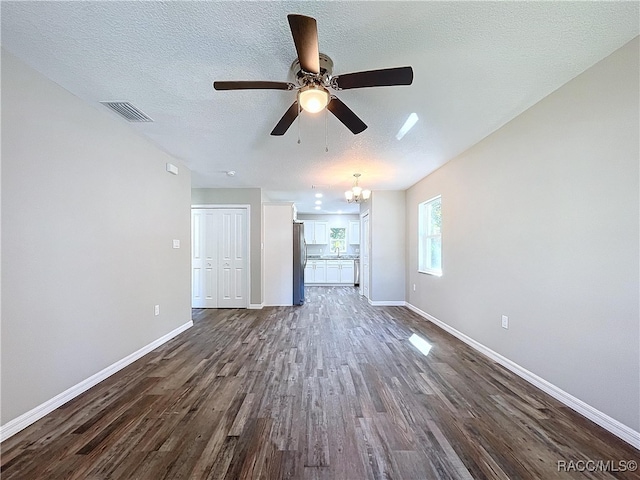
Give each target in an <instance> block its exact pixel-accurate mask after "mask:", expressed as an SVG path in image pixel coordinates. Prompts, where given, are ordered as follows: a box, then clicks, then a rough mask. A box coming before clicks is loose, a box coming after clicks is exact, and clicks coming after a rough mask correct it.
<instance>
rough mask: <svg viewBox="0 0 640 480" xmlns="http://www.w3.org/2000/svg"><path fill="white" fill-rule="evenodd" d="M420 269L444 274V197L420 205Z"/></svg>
mask: <svg viewBox="0 0 640 480" xmlns="http://www.w3.org/2000/svg"><path fill="white" fill-rule="evenodd" d="M418 271H419V272H422V273H429V274H431V275H438V276H440V275H442V198H441V197H440V195H438V196H437V197H435V198H432V199H431V200H428V201H426V202H423V203H421V204H420V205H419V207H418Z"/></svg>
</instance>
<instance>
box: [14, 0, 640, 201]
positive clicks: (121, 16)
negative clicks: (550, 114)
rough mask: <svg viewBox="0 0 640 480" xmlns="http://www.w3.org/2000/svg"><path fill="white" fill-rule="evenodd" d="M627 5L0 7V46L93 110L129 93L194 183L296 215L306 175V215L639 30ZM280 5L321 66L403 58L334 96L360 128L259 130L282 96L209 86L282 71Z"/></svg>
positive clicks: (470, 128)
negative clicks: (308, 29)
mask: <svg viewBox="0 0 640 480" xmlns="http://www.w3.org/2000/svg"><path fill="white" fill-rule="evenodd" d="M638 5H639V4H638V2H615V1H614V2H409V3H404V2H403V3H400V2H107V1H104V2H9V1H3V2H1V8H2V12H1V13H2V46H3V48H5V49H7V50H8V51H9V52H11V53H12V54H14V55H16V56H17V57H19V58H21V59H22V60H23V61H24V62H26V63H27V64H29V65H30V66H32V67H33V68H35V69H36V70H38V71H39V72H41V73H43V74H44V75H45V76H47V77H49V78H50V79H52V80H53V81H55V82H56V83H58V84H60V85H61V86H63V87H64V88H66V89H67V90H69V91H70V92H72V93H73V94H75V95H76V96H78V97H80V98H82V99H84V100H85V101H87V102H88V103H89V104H91V105H93V106H95V108H96V109H100V110H101V111H104V112H105V114H106V115H114V116H115V114H114V113H112V112H110V111H109V110H107V109H106V108H105V107H104V106H102V105H100V104H99V103H98V102H100V101H105V100H111V101H120V100H123V101H129V102H131V103H133V104H134V105H135V106H137V107H138V108H139V109H141V110H142V111H143V112H145V113H146V114H147V115H149V116H150V117H151V118H153V119H154V122H153V123H144V124H130V127H131V128H132V129H135V130H137V131H138V132H139V133H141V134H143V135H145V136H147V137H148V138H149V139H150V140H151V141H152V142H154V143H155V144H156V145H158V146H159V147H160V148H161V149H163V150H165V151H167V152H169V153H170V154H172V155H173V156H175V157H176V158H178V159H179V160H180V161H182V162H184V163H185V164H186V165H187V166H188V167H189V168H190V169H191V170H192V172H193V186H194V187H262V188H263V189H264V191H265V193H266V195H267V196H268V197H269V198H270V199H272V200H291V201H296V203H297V205H298V208H299V211H303V212H305V211H307V212H308V211H313V210H312V206H313V200H315V199H314V198H313V193H315V191H314V190H313V189H312V188H311V187H312V185H319V186H321V188H320V190H322V191H323V193H324V194H325V197H324V201H325V203H324V205H323V210H322V211H321V212H318V213H323V212H335V211H337V210H338V209H341V210H343V211H345V212H347V211H354V210H353V205H347V204H346V203H345V202H344V201H342V200H341V198H342V195H343V193H342V192H343V191H344V190H345V189H347V188H348V187H349V186H350V185H351V184H352V179H353V178H352V174H353V173H355V172H359V173H362V178H361V184H362V185H363V186H365V187H368V188H371V189H373V190H375V189H385V190H388V189H405V188H407V187H409V186H411V185H412V184H414V183H415V182H417V181H418V180H420V179H421V178H422V177H424V176H425V175H427V174H428V173H430V172H432V171H433V170H434V169H436V168H438V167H439V166H441V165H442V164H444V163H445V162H447V161H448V160H450V159H452V158H453V157H455V156H456V155H458V154H460V153H461V152H463V151H464V150H466V149H468V148H469V147H471V146H472V145H473V144H475V143H477V142H478V141H480V140H481V139H482V138H484V137H486V136H487V135H488V134H490V133H491V132H493V131H495V130H496V129H497V128H499V127H500V126H502V125H504V124H505V123H506V122H508V121H509V120H511V119H512V118H514V117H515V116H517V115H518V114H520V113H521V112H523V111H524V110H526V109H527V108H528V107H530V106H531V105H533V104H534V103H536V102H538V101H539V100H541V99H542V98H543V97H545V96H546V95H548V94H549V93H551V92H552V91H553V90H555V89H557V88H558V87H560V86H561V85H562V84H564V83H566V82H567V81H569V80H570V79H571V78H573V77H575V76H576V75H578V74H579V73H581V72H583V71H584V70H585V69H587V68H588V67H590V66H591V65H593V64H594V63H596V62H597V61H599V60H600V59H602V58H604V57H605V56H607V55H608V54H610V53H611V52H613V51H614V50H616V49H617V48H619V47H620V46H622V45H623V44H625V43H626V42H628V41H629V40H631V39H632V38H633V37H635V36H636V35H638V33H639V27H638V18H639V11H638ZM288 13H301V14H305V15H310V16H313V17H314V18H316V19H317V21H318V32H319V44H320V51H321V52H323V53H326V54H327V55H329V56H330V57H331V58H332V59H333V61H334V74H336V75H339V74H341V73H349V72H354V71H360V70H370V69H376V68H386V67H394V66H404V65H411V66H412V67H413V69H414V83H413V85H411V86H401V87H380V88H364V89H358V90H348V91H341V92H338V93H337V95H338V96H339V98H340V99H341V100H342V101H343V102H345V103H346V104H347V105H348V106H349V107H350V108H351V109H352V110H353V111H354V112H355V113H356V114H357V115H358V116H359V117H360V118H361V119H362V120H363V121H364V122H365V123H367V124H368V126H369V128H368V129H367V130H365V131H364V132H363V133H361V134H359V135H355V136H354V135H353V134H352V133H351V132H349V131H348V130H347V129H346V128H345V127H344V126H343V125H342V124H341V123H340V122H339V121H338V120H337V119H336V118H335V117H333V116H332V115H330V114H329V116H328V118H327V119H326V121H327V123H326V124H327V129H326V130H325V117H324V114H322V113H321V114H319V115H316V116H311V115H309V114H303V115H302V116H301V118H300V121H299V122H296V123H294V124H293V125H292V126H291V128H290V129H289V131H288V132H287V134H286V135H285V136H283V137H272V136H270V135H269V133H270V132H271V130H272V128H273V127H274V126H275V124H276V123H277V122H278V120H279V119H280V117H281V116H282V115H283V113H284V112H285V110H286V109H287V108H288V107H289V105H290V104H291V103H292V102H293V100H294V98H295V93H294V92H287V91H264V90H263V91H257V90H254V91H232V92H217V91H214V90H213V88H212V82H213V81H214V80H274V81H287V80H289V76H288V75H289V67H290V65H291V63H292V61H293V60H294V59H295V49H294V46H293V41H292V38H291V33H290V31H289V26H288V23H287V18H286V15H287V14H288ZM412 112H415V113H417V115H418V117H419V121H418V123H417V124H416V126H415V127H414V128H413V129H412V130H411V131H410V132H409V133H408V134H407V135H406V136H405V137H404V138H403V139H402V140H400V141H399V140H396V138H395V135H396V133H397V131H398V130H399V128H400V127H401V126H402V124H403V123H404V121H405V120H406V118H407V117H408V115H409V114H410V113H412ZM116 118H118V120H119V121H123V122H124V121H125V120H121V119H120V118H119V117H116ZM298 135H299V136H300V139H301V143H300V144H298V143H297V140H298ZM325 143H328V149H329V151H328V152H326V151H325ZM228 170H234V171H236V175H235V176H234V177H229V176H227V175H226V174H225V172H226V171H228Z"/></svg>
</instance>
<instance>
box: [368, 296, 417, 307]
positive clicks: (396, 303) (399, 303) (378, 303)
mask: <svg viewBox="0 0 640 480" xmlns="http://www.w3.org/2000/svg"><path fill="white" fill-rule="evenodd" d="M367 300H368V302H369V305H373V306H374V307H406V306H407V302H405V301H404V300H371V299H370V298H369V299H367Z"/></svg>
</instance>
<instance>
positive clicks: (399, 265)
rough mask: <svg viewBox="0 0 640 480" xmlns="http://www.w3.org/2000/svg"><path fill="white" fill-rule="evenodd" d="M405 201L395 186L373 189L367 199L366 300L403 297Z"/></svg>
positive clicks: (395, 300)
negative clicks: (368, 245)
mask: <svg viewBox="0 0 640 480" xmlns="http://www.w3.org/2000/svg"><path fill="white" fill-rule="evenodd" d="M405 204H406V197H405V192H404V191H398V190H376V191H375V192H373V193H372V194H371V199H370V200H369V230H370V242H371V247H370V257H369V258H370V265H371V266H370V279H371V280H370V284H369V300H371V301H372V302H373V303H374V304H375V303H378V304H384V303H388V304H394V303H400V304H403V303H404V301H405V272H406V255H405V251H406V250H405V249H406V240H405V235H406V225H405Z"/></svg>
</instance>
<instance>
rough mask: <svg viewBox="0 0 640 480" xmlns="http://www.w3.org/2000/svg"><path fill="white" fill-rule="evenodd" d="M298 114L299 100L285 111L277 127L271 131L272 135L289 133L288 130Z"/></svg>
mask: <svg viewBox="0 0 640 480" xmlns="http://www.w3.org/2000/svg"><path fill="white" fill-rule="evenodd" d="M297 116H298V102H297V101H295V102H293V103H292V104H291V106H290V107H289V110H287V111H286V112H284V115H283V116H282V118H281V119H280V121H279V122H278V124H277V125H276V126H275V128H274V129H273V130H272V131H271V135H284V134H285V133H287V130H288V129H289V127H290V126H291V124H292V123H293V121H294V120H295V119H296V117H297Z"/></svg>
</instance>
